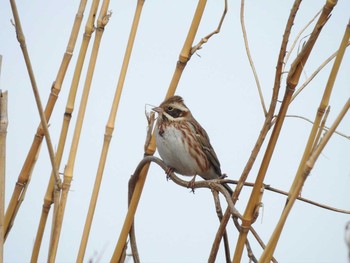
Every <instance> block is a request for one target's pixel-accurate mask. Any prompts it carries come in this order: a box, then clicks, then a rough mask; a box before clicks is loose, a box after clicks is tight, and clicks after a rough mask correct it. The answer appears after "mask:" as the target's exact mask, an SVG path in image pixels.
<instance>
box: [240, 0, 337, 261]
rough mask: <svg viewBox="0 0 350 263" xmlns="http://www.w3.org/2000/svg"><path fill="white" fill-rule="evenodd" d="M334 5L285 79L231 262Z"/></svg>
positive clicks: (325, 11) (327, 7) (324, 13)
mask: <svg viewBox="0 0 350 263" xmlns="http://www.w3.org/2000/svg"><path fill="white" fill-rule="evenodd" d="M335 4H336V3H335V2H330V1H327V2H326V4H325V5H324V7H323V10H322V13H321V15H320V17H319V19H318V21H317V23H316V25H315V27H314V30H313V31H312V33H311V35H310V38H309V40H308V41H307V42H306V44H305V45H304V47H303V49H302V50H301V52H300V54H299V55H298V56H297V58H296V59H295V61H294V62H293V63H292V65H291V69H290V71H289V74H288V77H287V86H286V90H285V95H284V98H283V101H282V104H281V108H280V110H279V113H278V116H277V120H276V123H275V126H274V127H273V131H272V134H271V137H270V140H269V142H268V145H267V148H266V151H265V154H264V157H263V160H262V163H261V166H260V169H259V172H258V175H257V178H256V181H255V185H254V187H253V190H252V193H251V195H250V198H249V201H248V204H247V206H246V209H245V212H244V215H243V220H242V231H241V232H240V234H239V237H238V241H237V246H236V250H235V254H234V257H233V262H240V261H241V257H242V252H243V247H244V244H245V241H246V238H247V234H248V231H249V228H250V225H251V224H252V223H253V221H254V213H255V211H256V209H257V205H258V202H259V199H260V191H261V189H262V187H263V182H264V179H265V175H266V172H267V169H268V167H269V164H270V161H271V158H272V155H273V152H274V149H275V146H276V143H277V140H278V138H279V134H280V131H281V128H282V125H283V122H284V119H285V116H286V113H287V110H288V107H289V103H290V100H291V98H292V95H293V92H294V90H295V87H296V85H297V84H298V82H299V79H300V75H301V72H302V70H303V67H304V66H305V64H306V62H307V59H308V57H309V55H310V53H311V50H312V48H313V46H314V44H315V42H316V40H317V38H318V36H319V34H320V32H321V30H322V28H323V26H324V25H325V23H326V22H327V20H328V18H329V14H330V13H331V11H332V9H333V7H334V6H335Z"/></svg>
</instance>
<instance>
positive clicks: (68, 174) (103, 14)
mask: <svg viewBox="0 0 350 263" xmlns="http://www.w3.org/2000/svg"><path fill="white" fill-rule="evenodd" d="M108 5H109V0H105V1H103V4H102V6H101V10H100V14H99V17H98V20H97V28H96V34H95V40H94V45H93V49H92V52H91V57H90V62H89V67H88V72H87V76H86V80H85V84H84V89H83V94H82V98H81V102H80V106H79V112H78V117H77V122H76V125H75V129H74V134H73V141H72V144H71V148H70V152H69V157H68V162H67V165H66V167H65V169H64V181H63V184H62V194H61V200H60V205H59V208H58V211H57V216H56V220H55V225H54V228H53V231H52V233H51V242H50V249H49V257H48V262H55V258H56V254H57V248H58V242H59V238H60V234H61V228H62V221H63V217H64V211H65V207H66V203H67V197H68V192H69V189H70V184H71V181H72V179H73V170H74V163H75V158H76V154H77V150H78V145H79V139H80V134H81V130H82V126H83V121H84V116H85V111H86V106H87V102H88V97H89V92H90V88H91V82H92V77H93V72H94V69H95V65H96V60H97V55H98V51H99V46H100V43H101V39H102V36H103V32H104V28H105V26H106V25H107V23H108V21H109V16H110V15H109V14H107V10H108Z"/></svg>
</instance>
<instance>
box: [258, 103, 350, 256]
mask: <svg viewBox="0 0 350 263" xmlns="http://www.w3.org/2000/svg"><path fill="white" fill-rule="evenodd" d="M349 108H350V99H348V100H347V102H346V103H345V105H344V107H343V109H342V110H341V112H340V114H339V115H338V117H337V119H336V120H335V121H334V123H333V125H332V126H331V128H330V129H329V131H328V132H327V133H326V135H325V136H324V138H323V140H322V141H321V142H320V144H319V145H318V147H317V148H316V150H315V151H314V152H313V153H312V154H311V156H310V157H309V159H308V161H307V162H306V163H305V165H304V167H303V170H302V172H301V173H300V174H297V175H296V178H295V179H296V180H297V184H296V185H295V188H294V189H291V191H290V192H289V193H290V197H289V199H288V202H287V204H286V206H285V208H284V210H283V212H282V215H281V217H280V219H279V221H278V224H277V226H276V228H275V230H274V232H273V234H272V236H271V237H270V241H269V243H268V244H267V246H266V248H265V250H264V252H263V254H262V255H261V258H260V262H268V261H269V259H270V258H271V256H272V254H273V252H274V250H275V248H276V246H277V242H278V239H279V236H280V234H281V232H282V229H283V226H284V224H285V222H286V220H287V217H288V215H289V212H290V211H291V209H292V206H293V205H294V202H295V200H296V198H297V196H298V195H299V194H300V192H301V189H302V186H303V185H304V183H305V181H306V179H307V177H308V175H309V174H310V172H311V170H312V168H313V167H314V164H315V162H316V161H317V158H318V157H319V155H320V154H321V152H322V150H323V149H324V147H325V146H326V144H327V143H328V141H329V139H330V137H331V136H332V135H333V133H334V131H335V129H336V128H337V126H338V125H339V123H340V122H341V120H342V118H343V117H344V116H345V114H346V113H347V111H348V110H349Z"/></svg>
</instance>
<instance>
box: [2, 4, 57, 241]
mask: <svg viewBox="0 0 350 263" xmlns="http://www.w3.org/2000/svg"><path fill="white" fill-rule="evenodd" d="M10 3H11V9H12V13H13V17H14V20H15V28H16V34H17V40H18V42H19V43H20V46H21V50H22V53H23V57H24V60H25V63H26V66H27V71H28V75H29V78H30V82H31V86H32V90H33V93H34V98H35V101H36V104H37V108H38V112H39V116H40V120H41V127H42V129H43V133H44V135H45V139H46V144H47V148H48V151H49V155H50V161H51V166H52V170H53V171H54V176H55V184H56V185H57V187H58V188H61V179H60V177H59V174H58V167H57V165H56V161H55V154H54V150H53V146H52V143H51V137H50V133H49V129H48V125H47V119H46V116H45V113H44V111H43V107H42V103H41V99H40V95H39V91H38V88H37V85H36V80H35V77H34V72H33V68H32V65H31V62H30V58H29V53H28V49H27V46H26V42H25V37H24V34H23V30H22V26H21V22H20V18H19V14H18V10H17V6H16V2H15V1H14V0H11V1H10ZM35 156H36V155H35ZM29 170H31V169H29ZM16 185H17V184H16ZM22 190H23V189H22ZM21 192H22V193H23V191H21ZM17 203H18V202H17ZM18 204H19V203H18ZM16 210H17V211H18V209H17V208H16V207H14V209H13V212H12V213H13V214H14V212H15V211H16ZM11 217H12V216H11ZM9 219H10V218H8V220H6V218H5V224H7V225H6V226H9V224H10V220H9ZM6 231H7V232H6V233H5V236H7V234H8V229H6Z"/></svg>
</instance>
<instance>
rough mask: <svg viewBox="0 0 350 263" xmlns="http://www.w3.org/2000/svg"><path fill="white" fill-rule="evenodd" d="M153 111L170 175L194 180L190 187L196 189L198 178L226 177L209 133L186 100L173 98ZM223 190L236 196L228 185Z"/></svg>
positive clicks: (160, 145) (157, 139)
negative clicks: (198, 120)
mask: <svg viewBox="0 0 350 263" xmlns="http://www.w3.org/2000/svg"><path fill="white" fill-rule="evenodd" d="M152 110H153V111H155V112H157V113H158V118H157V123H156V126H155V130H154V132H155V136H156V145H157V149H158V153H159V155H160V157H161V159H162V160H163V162H164V163H165V164H166V165H167V166H168V168H169V171H167V174H168V173H170V172H173V171H174V172H176V173H178V174H181V175H185V176H193V179H192V180H191V181H190V184H189V186H190V187H191V186H192V188H193V185H194V182H195V178H196V175H199V176H201V177H202V178H203V179H205V180H212V179H220V178H224V177H226V176H225V175H223V174H222V173H221V168H220V162H219V160H218V157H217V155H216V153H215V151H214V148H213V147H212V145H211V144H210V139H209V136H208V134H207V132H206V131H205V130H204V129H203V127H202V126H201V125H200V124H199V123H198V122H197V121H196V119H195V118H194V117H193V115H192V113H191V111H190V110H189V108H188V107H187V106H186V105H185V103H184V100H183V98H182V97H180V96H177V95H175V96H172V97H170V98H168V99H166V100H165V101H163V102H162V103H161V104H160V105H159V107H155V108H153V109H152ZM223 186H224V187H225V188H226V189H227V190H228V192H229V193H230V195H232V194H233V191H232V189H231V188H230V187H229V186H228V185H227V184H223ZM192 190H193V189H192Z"/></svg>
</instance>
